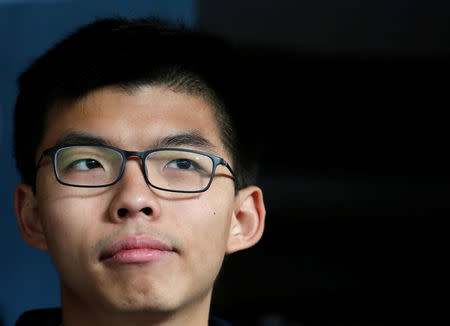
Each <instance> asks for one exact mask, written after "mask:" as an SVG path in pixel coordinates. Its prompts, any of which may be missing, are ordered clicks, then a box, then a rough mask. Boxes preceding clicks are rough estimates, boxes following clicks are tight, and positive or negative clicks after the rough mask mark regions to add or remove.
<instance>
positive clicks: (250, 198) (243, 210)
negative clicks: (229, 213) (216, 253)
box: [226, 186, 266, 254]
mask: <svg viewBox="0 0 450 326" xmlns="http://www.w3.org/2000/svg"><path fill="white" fill-rule="evenodd" d="M265 217H266V210H265V207H264V201H263V195H262V191H261V189H260V188H258V187H256V186H250V187H247V188H244V189H242V190H240V191H239V193H238V194H237V196H236V199H235V210H234V214H233V217H232V221H231V226H230V234H229V238H228V244H227V251H226V253H227V254H230V253H233V252H236V251H239V250H243V249H246V248H249V247H251V246H253V245H255V244H256V243H257V242H258V241H259V240H260V239H261V237H262V234H263V231H264V221H265Z"/></svg>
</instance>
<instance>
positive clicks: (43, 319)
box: [15, 308, 231, 326]
mask: <svg viewBox="0 0 450 326" xmlns="http://www.w3.org/2000/svg"><path fill="white" fill-rule="evenodd" d="M60 324H61V309H59V308H53V309H39V310H30V311H27V312H25V313H23V314H22V315H21V316H20V318H19V320H18V321H17V322H16V324H15V326H59V325H60ZM208 326H231V324H230V323H228V322H226V321H224V320H222V319H219V318H217V317H214V316H210V318H209V323H208Z"/></svg>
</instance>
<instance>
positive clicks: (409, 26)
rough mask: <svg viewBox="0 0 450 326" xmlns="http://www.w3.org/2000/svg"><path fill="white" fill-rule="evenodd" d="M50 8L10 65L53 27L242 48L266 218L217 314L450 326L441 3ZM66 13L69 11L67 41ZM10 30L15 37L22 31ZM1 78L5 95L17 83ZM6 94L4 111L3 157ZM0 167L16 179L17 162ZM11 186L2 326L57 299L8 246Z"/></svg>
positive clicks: (44, 266)
mask: <svg viewBox="0 0 450 326" xmlns="http://www.w3.org/2000/svg"><path fill="white" fill-rule="evenodd" d="M41 2H42V1H41ZM56 2H57V3H58V4H56V5H55V4H54V3H53V4H52V3H50V4H48V3H47V4H45V5H42V4H41V5H39V6H38V5H35V7H36V8H35V9H33V10H34V11H33V12H34V14H29V16H32V17H35V16H38V17H41V18H42V17H46V16H45V15H46V13H53V15H49V16H48V17H49V20H50V22H48V23H47V24H46V25H44V26H47V27H46V28H47V29H48V33H50V34H51V33H53V36H51V37H49V38H48V40H47V41H45V42H47V43H45V42H44V45H40V47H41V48H39V46H35V49H33V48H32V49H31V50H29V49H27V48H26V47H23V48H21V47H16V48H15V49H16V51H17V52H18V53H19V52H24V51H28V53H34V52H35V54H34V55H38V54H39V53H41V52H42V51H43V50H44V49H45V48H46V47H47V46H49V45H51V44H53V43H54V41H55V40H57V39H58V38H59V37H60V36H61V34H60V32H58V33H56V32H54V29H56V30H57V29H59V26H61V28H60V29H61V30H64V28H65V29H66V30H72V29H73V27H76V26H78V25H79V24H82V23H84V22H87V21H89V20H90V19H91V18H92V17H93V16H95V15H99V14H101V15H106V14H111V13H115V12H118V13H121V14H124V15H127V16H139V15H144V14H146V13H148V12H152V13H154V14H157V15H159V16H161V17H163V18H166V19H170V20H177V19H182V20H184V21H186V22H187V23H188V25H190V26H196V27H197V28H199V29H201V30H204V31H208V32H210V33H214V34H218V35H222V36H225V37H226V38H228V39H229V40H230V41H232V42H233V43H234V44H236V45H237V46H238V48H239V53H240V55H241V63H244V64H243V66H244V67H245V68H246V72H247V76H246V78H245V81H246V82H247V81H248V79H249V80H250V81H251V83H250V85H248V84H245V83H244V82H242V81H239V80H238V83H239V82H241V83H242V85H246V86H245V87H246V88H245V89H242V90H241V91H242V94H243V97H245V103H246V104H247V106H246V107H247V109H245V110H242V113H241V117H242V121H245V122H248V123H252V127H251V128H250V127H249V128H248V135H249V136H250V137H251V140H253V142H254V144H255V148H256V149H257V150H258V166H257V167H258V177H259V184H260V185H261V187H262V188H263V191H264V195H265V201H266V207H267V212H268V214H267V221H266V230H265V234H264V237H263V239H262V241H261V242H260V243H259V244H258V245H257V246H256V247H255V248H253V249H250V250H248V251H245V252H242V253H237V254H234V255H232V256H230V257H227V261H226V264H225V266H224V268H223V271H222V273H221V275H220V278H219V280H218V282H217V288H216V292H215V298H214V304H213V311H214V312H216V313H217V314H218V315H220V316H223V317H225V318H226V319H230V320H234V321H236V323H237V324H238V325H239V324H242V325H253V324H255V325H256V324H258V325H273V326H276V325H280V324H281V322H284V325H291V326H292V325H360V326H369V325H415V324H417V325H418V324H423V325H428V324H433V325H447V324H448V322H449V320H448V319H449V318H448V313H447V310H448V308H447V307H448V300H447V294H448V289H449V287H448V285H449V284H448V280H447V277H448V275H449V270H448V268H447V266H446V265H447V264H446V260H447V259H448V254H447V249H446V248H447V247H446V245H445V244H446V243H447V238H448V237H447V232H448V228H447V224H448V223H446V222H447V219H448V217H449V214H450V204H449V200H448V197H449V184H450V182H449V181H450V173H449V172H448V168H449V163H450V162H449V159H448V155H447V152H448V138H449V137H448V118H447V114H446V113H447V111H448V108H449V91H448V86H449V83H448V80H449V72H450V71H449V54H450V44H449V37H450V20H449V18H450V17H449V16H450V4H449V2H447V1H413V0H411V1H387V0H383V1H381V0H380V1H337V0H336V1H293V0H292V1H287V0H284V1H277V2H275V1H268V0H260V1H256V0H252V1H224V0H219V1H207V0H198V1H184V2H183V1H178V2H176V5H173V6H168V5H164V4H163V3H164V2H158V1H155V2H153V3H152V4H149V3H150V2H140V1H134V2H132V4H130V3H131V2H130V3H128V5H125V4H123V3H122V4H119V2H114V1H113V2H112V3H113V5H111V9H110V10H109V11H105V9H100V8H101V7H102V2H101V1H96V2H91V3H90V5H87V4H84V5H79V4H78V2H75V3H77V6H75V5H73V3H74V2H73V1H56ZM80 3H83V2H82V1H81V2H80ZM96 3H98V4H96ZM144 3H145V4H144ZM11 6H12V5H8V6H6V5H5V7H4V8H6V7H11ZM20 6H21V8H22V9H23V8H24V7H25V6H29V4H28V3H25V4H21V5H20ZM55 6H59V7H58V8H59V9H58V8H57V9H55ZM130 6H131V7H130ZM0 8H2V7H1V2H0ZM17 8H18V7H15V10H16V12H18V9H17ZM68 8H69V9H68ZM74 8H75V9H76V8H80V9H78V10H74ZM87 8H91V9H87ZM92 8H94V9H92ZM130 8H131V9H130ZM137 8H142V10H141V9H139V10H138V9H137ZM180 8H181V9H180ZM2 9H3V8H2ZM9 9H10V8H9ZM36 11H37V12H38V14H36V13H35V12H36ZM60 12H63V13H65V14H66V15H67V13H68V12H72V13H73V12H75V13H73V15H74V17H77V18H72V20H73V21H72V22H71V24H72V25H73V27H71V26H72V25H70V24H66V25H64V22H61V20H62V18H57V17H59V15H56V14H55V13H60ZM86 12H87V13H86ZM0 13H2V12H0ZM2 17H3V16H2ZM5 17H9V19H13V18H11V15H6V14H5ZM18 17H19V20H20V17H22V22H21V23H20V24H16V25H14V26H22V27H21V28H25V27H23V26H28V27H27V28H30V26H29V25H27V24H29V20H28V21H27V20H23V15H18ZM66 18H67V17H66ZM3 21H4V20H3ZM16 21H17V20H16ZM38 21H40V20H38ZM40 22H41V21H40ZM41 24H42V22H41ZM4 25H5V24H4ZM69 27H70V28H69ZM6 28H7V26H6V25H5V26H3V30H4V34H2V35H7V36H8V37H10V39H14V37H11V33H13V35H14V33H16V34H17V31H14V32H8V33H6V32H5V30H6ZM34 33H37V32H34ZM21 35H23V33H22V34H21ZM26 35H28V34H26ZM29 35H31V36H32V35H34V34H33V33H29ZM29 38H30V36H28V40H29ZM2 43H3V44H2V45H3V46H4V45H5V43H7V44H8V45H10V44H11V42H6V41H5V40H2ZM46 44H47V45H46ZM38 49H39V51H38ZM5 51H7V52H6V53H9V56H10V57H15V55H16V54H14V53H12V52H11V50H10V49H9V51H8V48H7V47H5ZM22 55H23V53H22ZM9 60H11V59H9ZM22 60H23V62H24V63H18V64H16V67H17V68H14V69H16V70H19V68H20V67H22V66H23V65H24V64H25V62H26V60H25V59H22ZM13 61H14V60H13ZM1 68H2V69H3V70H2V71H3V72H5V71H7V72H9V75H10V76H11V77H8V79H7V82H8V83H12V82H13V81H14V78H15V77H14V78H13V77H12V76H13V75H14V74H13V72H15V71H13V70H14V69H12V68H8V67H6V64H5V65H4V66H2V67H1ZM8 69H9V70H8ZM238 79H239V78H238ZM2 83H6V82H4V81H3V80H2ZM12 87H13V86H12V85H10V84H8V85H7V88H6V89H12ZM243 87H244V86H243ZM13 93H14V90H12V91H10V92H9V93H8V96H9V98H11V99H8V101H9V102H8V101H6V102H5V101H3V102H2V105H3V108H2V116H1V117H2V118H3V121H2V126H3V127H5V131H4V132H3V134H2V136H3V139H2V140H3V142H4V144H3V143H2V146H6V148H8V147H7V146H10V145H9V144H8V143H9V139H10V132H11V127H10V126H9V121H10V118H11V116H12V113H11V108H10V105H9V104H10V103H12V102H13V98H14V97H13V96H12V95H13ZM5 103H6V104H5ZM6 165H7V166H8V168H9V169H10V171H13V163H12V159H11V162H9V161H8V163H6ZM6 165H5V166H6ZM2 167H3V166H2ZM8 174H12V172H11V173H8ZM7 178H9V179H7V180H8V184H9V186H8V187H9V188H8V189H3V190H2V191H4V194H5V195H3V193H2V197H4V198H6V199H5V203H4V205H5V206H6V207H7V214H5V217H4V218H5V220H6V219H7V220H8V222H7V223H9V226H8V227H9V230H10V231H8V232H7V233H6V232H5V235H4V236H2V238H3V239H6V240H5V242H4V243H6V244H8V243H9V244H11V243H13V244H14V245H13V247H14V250H19V251H20V254H13V253H12V254H10V255H9V256H7V258H6V268H4V269H3V271H2V274H1V275H0V276H1V278H0V282H5V285H4V289H6V290H4V291H3V292H1V297H0V299H1V301H0V313H3V315H5V316H6V317H5V320H7V321H8V323H10V321H11V320H13V319H14V318H15V317H16V315H17V314H18V313H19V312H20V311H23V310H25V309H30V308H34V307H46V306H55V305H58V288H57V284H55V283H56V282H57V281H55V278H56V273H55V272H54V270H52V267H51V265H50V262H49V259H48V257H47V256H46V255H42V254H38V253H37V252H36V251H32V249H25V245H19V244H18V241H20V235H19V234H18V231H17V228H16V227H15V226H12V225H13V223H15V222H14V217H13V214H12V208H11V207H12V205H11V203H10V202H9V201H10V200H12V187H13V184H14V182H16V181H17V176H12V177H11V176H10V175H8V176H7ZM11 178H12V179H11ZM5 188H6V186H5ZM7 230H8V229H7ZM22 246H23V247H22ZM447 246H448V245H447ZM27 250H28V251H27ZM35 257H37V258H35ZM31 271H33V273H32V272H31ZM2 285H3V284H2V283H0V289H1V286H2ZM36 292H37V293H38V295H35V294H33V293H36ZM18 294H19V295H18ZM24 297H26V298H24ZM2 310H3V311H2ZM11 311H13V313H11ZM251 321H252V322H251Z"/></svg>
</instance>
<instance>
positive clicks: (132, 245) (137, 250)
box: [100, 235, 175, 264]
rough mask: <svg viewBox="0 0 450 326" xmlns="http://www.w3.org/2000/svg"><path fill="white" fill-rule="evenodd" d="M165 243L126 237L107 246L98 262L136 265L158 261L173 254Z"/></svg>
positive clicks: (141, 236)
mask: <svg viewBox="0 0 450 326" xmlns="http://www.w3.org/2000/svg"><path fill="white" fill-rule="evenodd" d="M174 252H175V250H174V248H172V247H171V246H170V245H168V244H167V243H165V242H163V241H161V240H158V239H154V238H152V237H149V236H147V235H140V236H136V235H128V236H126V237H123V238H120V239H119V240H117V241H115V242H113V243H112V244H111V245H109V246H107V247H106V248H105V249H104V250H103V251H102V252H101V254H100V261H102V262H108V263H118V264H137V263H147V262H152V261H158V260H162V259H164V258H165V257H166V256H168V255H170V254H172V253H174Z"/></svg>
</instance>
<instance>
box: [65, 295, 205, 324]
mask: <svg viewBox="0 0 450 326" xmlns="http://www.w3.org/2000/svg"><path fill="white" fill-rule="evenodd" d="M211 293H212V291H210V292H209V293H207V294H206V296H204V297H202V298H199V299H198V300H195V301H192V302H191V303H188V304H185V305H184V306H182V307H179V308H177V309H174V310H171V311H158V310H156V309H155V310H150V309H148V310H145V311H115V310H114V309H111V308H110V309H105V308H104V307H102V306H101V305H99V304H98V305H96V304H94V303H93V302H92V301H90V302H83V301H82V300H79V299H78V298H77V297H76V296H73V295H70V294H69V293H68V291H66V290H64V288H62V289H61V300H62V325H63V326H78V325H84V326H123V325H134V326H207V325H208V318H209V308H210V304H211Z"/></svg>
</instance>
